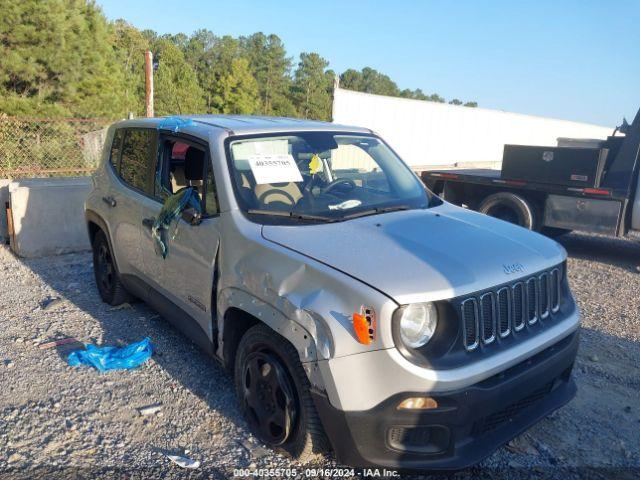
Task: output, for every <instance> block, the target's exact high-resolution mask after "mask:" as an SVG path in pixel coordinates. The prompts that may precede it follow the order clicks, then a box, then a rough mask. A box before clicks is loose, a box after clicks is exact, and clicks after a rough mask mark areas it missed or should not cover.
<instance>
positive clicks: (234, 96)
mask: <svg viewBox="0 0 640 480" xmlns="http://www.w3.org/2000/svg"><path fill="white" fill-rule="evenodd" d="M214 102H215V103H216V104H217V108H218V110H219V111H220V112H221V113H235V114H252V113H256V110H257V109H258V108H259V104H260V101H259V98H258V84H257V83H256V80H255V78H253V75H252V74H251V70H250V69H249V62H248V60H247V59H246V58H234V59H233V60H232V61H231V69H230V71H229V72H228V73H227V74H226V75H224V76H223V77H222V78H221V79H220V80H219V90H218V95H217V96H216V97H215V99H214Z"/></svg>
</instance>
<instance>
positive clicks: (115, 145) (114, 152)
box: [109, 129, 124, 172]
mask: <svg viewBox="0 0 640 480" xmlns="http://www.w3.org/2000/svg"><path fill="white" fill-rule="evenodd" d="M123 137H124V130H122V129H120V130H116V133H114V134H113V142H112V143H111V155H110V157H109V160H110V161H111V165H113V168H114V170H115V171H116V172H117V171H118V170H119V167H120V152H121V151H122V138H123Z"/></svg>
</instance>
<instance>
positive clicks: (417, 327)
mask: <svg viewBox="0 0 640 480" xmlns="http://www.w3.org/2000/svg"><path fill="white" fill-rule="evenodd" d="M437 325H438V311H437V310H436V307H435V305H434V304H433V303H413V304H411V305H407V306H406V307H404V310H403V311H402V316H401V317H400V337H401V338H402V342H403V343H404V344H405V346H407V347H409V348H420V347H422V346H423V345H426V343H427V342H428V341H429V340H431V337H432V336H433V334H434V332H435V331H436V326H437Z"/></svg>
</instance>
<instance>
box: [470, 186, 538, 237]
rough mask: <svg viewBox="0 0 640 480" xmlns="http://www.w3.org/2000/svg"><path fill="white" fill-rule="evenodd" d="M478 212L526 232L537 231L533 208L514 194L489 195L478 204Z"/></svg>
mask: <svg viewBox="0 0 640 480" xmlns="http://www.w3.org/2000/svg"><path fill="white" fill-rule="evenodd" d="M478 211H479V212H480V213H484V214H485V215H489V216H491V217H495V218H499V219H500V220H504V221H505V222H510V223H513V224H515V225H520V226H521V227H524V228H526V229H528V230H537V229H538V228H537V223H536V215H535V213H534V209H533V207H532V206H531V205H530V204H529V202H528V201H527V200H525V199H524V198H523V197H521V196H520V195H516V194H515V193H510V192H500V193H494V194H493V195H489V196H488V197H487V198H485V199H484V200H483V201H482V203H480V206H479V207H478Z"/></svg>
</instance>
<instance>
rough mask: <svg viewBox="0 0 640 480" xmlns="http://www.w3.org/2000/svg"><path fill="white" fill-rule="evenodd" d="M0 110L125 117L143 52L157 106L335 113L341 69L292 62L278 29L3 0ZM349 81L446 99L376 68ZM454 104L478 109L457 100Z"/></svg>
mask: <svg viewBox="0 0 640 480" xmlns="http://www.w3.org/2000/svg"><path fill="white" fill-rule="evenodd" d="M2 13H3V18H4V21H3V22H1V23H0V114H6V115H11V116H13V115H15V116H25V115H31V116H34V115H37V116H47V117H69V116H73V117H86V118H89V117H107V118H123V117H126V116H127V115H128V113H129V112H131V113H133V114H134V115H136V116H140V115H143V114H144V56H143V54H144V51H145V50H151V51H152V52H153V53H154V55H155V58H156V59H157V60H158V63H159V67H158V70H157V71H156V72H155V79H154V80H155V114H156V115H158V116H161V115H169V114H180V113H249V114H265V115H280V116H296V117H305V118H315V119H322V120H329V119H330V117H331V95H332V89H333V78H334V77H335V75H336V74H335V73H334V72H333V71H332V70H330V69H329V62H328V61H327V60H326V59H324V58H322V57H321V56H320V55H318V54H317V53H302V54H301V55H300V58H299V60H298V62H296V66H295V68H294V62H293V60H292V59H291V58H290V57H288V56H287V52H286V50H285V47H284V44H283V43H282V40H281V39H280V38H279V37H278V36H277V35H265V34H264V33H261V32H260V33H255V34H253V35H250V36H248V37H240V38H232V37H229V36H223V37H219V36H216V35H215V34H214V33H213V32H211V31H209V30H198V31H196V32H194V33H193V35H191V36H188V35H185V34H183V33H180V34H177V35H158V34H156V33H155V32H152V31H149V30H144V31H140V30H138V29H136V28H135V27H134V26H132V25H130V24H128V23H126V22H125V21H124V20H117V21H115V22H109V21H108V20H107V19H106V18H105V16H104V15H103V13H102V11H101V10H100V8H99V7H98V6H96V4H95V3H94V2H93V1H90V0H2ZM340 82H341V83H340V84H341V86H342V87H343V88H346V89H351V90H357V91H361V92H368V93H375V94H380V95H391V96H398V97H405V98H413V99H419V100H430V101H434V102H444V101H445V100H444V98H442V97H440V96H439V95H438V94H436V93H434V94H430V95H427V94H425V93H423V92H422V90H420V89H416V90H410V89H404V90H400V88H399V87H398V86H397V85H396V83H395V82H393V80H391V78H389V77H388V76H387V75H384V74H382V73H380V72H378V71H376V70H374V69H372V68H369V67H366V68H363V69H362V70H361V71H356V70H353V69H349V70H347V71H345V72H344V73H342V74H341V75H340ZM449 103H451V104H454V105H465V106H468V107H475V106H477V104H476V103H475V102H467V103H464V102H462V101H460V100H458V99H453V100H451V101H450V102H449Z"/></svg>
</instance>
